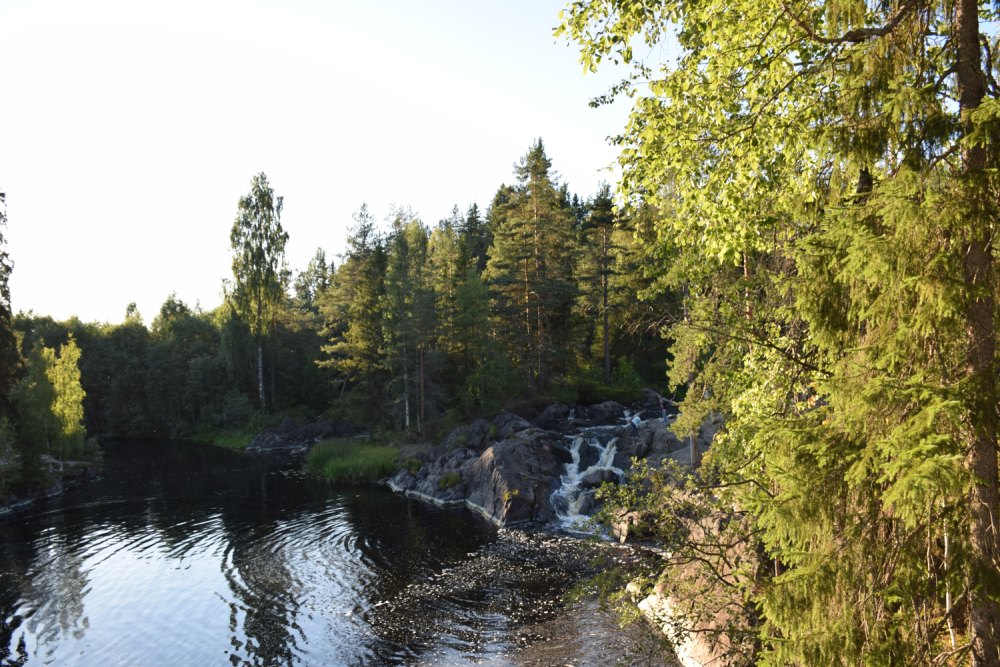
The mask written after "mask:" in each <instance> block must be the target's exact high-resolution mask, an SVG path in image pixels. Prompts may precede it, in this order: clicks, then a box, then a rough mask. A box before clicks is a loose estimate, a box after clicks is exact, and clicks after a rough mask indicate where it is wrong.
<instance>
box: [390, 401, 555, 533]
mask: <svg viewBox="0 0 1000 667" xmlns="http://www.w3.org/2000/svg"><path fill="white" fill-rule="evenodd" d="M491 433H492V434H493V437H492V438H491V437H490V434H491ZM440 449H441V450H443V451H442V452H441V455H440V456H439V457H438V458H436V459H434V460H432V461H427V462H424V463H422V464H421V465H419V466H416V465H412V466H408V467H407V468H405V469H403V470H400V471H398V472H397V473H396V474H395V475H393V476H392V477H391V478H390V480H389V486H390V487H391V488H392V489H393V490H394V491H397V492H400V493H405V494H407V495H410V496H414V497H418V498H422V499H424V500H429V501H431V502H434V503H437V504H440V505H450V504H465V505H467V506H469V507H471V508H472V509H474V510H476V511H478V512H481V513H482V514H483V515H484V516H486V517H488V518H489V519H491V520H492V521H494V522H495V523H497V524H499V525H505V526H506V525H512V524H516V523H523V522H526V521H550V520H551V519H552V518H553V517H554V516H555V514H554V512H553V510H552V503H551V500H550V497H551V495H552V491H553V490H554V485H555V484H556V483H557V482H558V479H559V471H560V469H561V466H562V465H563V464H565V463H566V462H567V461H569V459H570V456H569V452H568V451H567V450H566V448H565V446H564V445H563V444H562V437H561V435H560V434H559V433H556V432H553V431H546V430H543V429H540V428H537V427H535V426H532V425H531V424H530V423H528V422H527V421H525V420H524V419H522V418H520V417H518V416H517V415H514V414H513V413H510V412H503V413H501V414H500V415H499V416H498V417H497V418H496V419H495V420H494V421H493V423H492V424H487V423H486V422H483V423H481V424H480V423H478V422H473V424H470V425H469V426H463V427H460V428H458V429H455V430H454V431H452V432H451V433H449V434H448V435H447V436H446V437H445V439H444V441H443V443H442V447H441V448H440Z"/></svg>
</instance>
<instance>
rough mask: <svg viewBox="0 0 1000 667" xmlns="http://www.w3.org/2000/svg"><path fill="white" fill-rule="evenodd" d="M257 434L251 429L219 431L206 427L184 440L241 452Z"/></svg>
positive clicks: (218, 429) (219, 429)
mask: <svg viewBox="0 0 1000 667" xmlns="http://www.w3.org/2000/svg"><path fill="white" fill-rule="evenodd" d="M258 432H259V431H257V430H254V429H252V428H235V429H221V428H210V427H206V428H200V429H197V430H196V431H194V433H192V434H191V435H190V436H187V437H186V438H185V439H186V440H193V441H194V442H201V443H205V444H207V445H215V446H216V447H225V448H226V449H232V450H235V451H238V452H242V451H243V450H245V449H246V448H247V445H249V444H250V441H251V440H253V439H254V436H256V435H257V433H258Z"/></svg>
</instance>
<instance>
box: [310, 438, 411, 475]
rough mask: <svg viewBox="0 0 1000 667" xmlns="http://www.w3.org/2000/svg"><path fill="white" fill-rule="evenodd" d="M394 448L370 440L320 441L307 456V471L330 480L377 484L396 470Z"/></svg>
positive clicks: (396, 451) (396, 455)
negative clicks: (376, 481)
mask: <svg viewBox="0 0 1000 667" xmlns="http://www.w3.org/2000/svg"><path fill="white" fill-rule="evenodd" d="M398 456H399V451H398V450H397V449H396V448H395V447H391V446H388V445H380V444H376V443H373V442H368V441H360V440H344V439H332V440H324V441H323V442H320V443H319V444H317V445H316V446H315V447H313V448H312V449H311V450H309V454H308V455H307V456H306V469H307V470H308V471H309V472H311V473H313V474H314V475H317V476H319V477H322V478H324V479H327V480H329V481H331V482H332V481H338V480H349V481H354V482H368V481H375V480H378V479H380V478H382V477H386V476H387V475H389V474H391V473H392V472H393V471H394V470H395V469H396V459H397V457H398Z"/></svg>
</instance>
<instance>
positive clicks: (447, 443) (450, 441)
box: [441, 419, 490, 452]
mask: <svg viewBox="0 0 1000 667" xmlns="http://www.w3.org/2000/svg"><path fill="white" fill-rule="evenodd" d="M489 438H490V424H489V422H487V421H486V420H485V419H477V420H476V421H474V422H472V423H471V424H465V425H462V426H459V427H458V428H456V429H454V430H452V431H451V433H449V434H448V435H446V436H445V438H444V440H443V441H442V442H441V447H442V448H443V449H444V450H445V451H448V452H450V451H453V450H455V449H459V448H466V447H467V448H469V449H472V450H475V451H477V452H481V451H483V449H485V447H486V443H487V442H488V441H489Z"/></svg>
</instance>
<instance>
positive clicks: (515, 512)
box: [463, 430, 566, 525]
mask: <svg viewBox="0 0 1000 667" xmlns="http://www.w3.org/2000/svg"><path fill="white" fill-rule="evenodd" d="M565 452H566V450H565V448H564V447H562V445H561V444H560V443H559V441H558V438H553V437H552V435H551V434H549V433H547V432H546V431H542V430H531V431H521V432H519V433H518V434H517V435H516V436H514V437H511V438H508V439H506V440H502V441H500V442H498V443H496V444H495V445H493V446H492V447H489V448H487V450H486V451H485V452H483V454H482V455H481V456H479V457H478V458H476V459H474V460H471V461H469V462H468V463H467V464H466V465H465V466H464V468H463V473H464V474H463V477H464V478H465V479H466V480H468V488H469V495H468V498H467V500H468V502H469V503H470V504H472V505H475V506H477V507H479V508H481V509H482V510H483V511H484V512H485V513H486V514H487V515H489V516H492V517H494V519H495V520H496V521H497V522H498V523H500V524H501V525H510V524H516V523H522V522H525V521H551V520H552V519H553V518H555V513H554V512H553V510H552V503H551V501H550V498H551V496H552V492H553V491H554V490H555V485H556V484H557V483H558V479H559V471H560V469H561V467H562V465H563V464H564V463H565V461H566V457H565Z"/></svg>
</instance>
